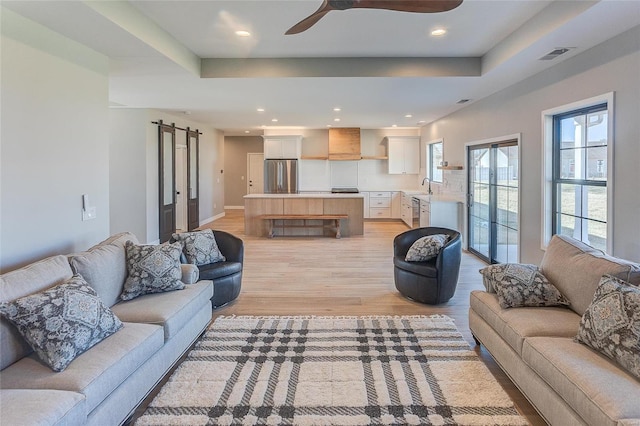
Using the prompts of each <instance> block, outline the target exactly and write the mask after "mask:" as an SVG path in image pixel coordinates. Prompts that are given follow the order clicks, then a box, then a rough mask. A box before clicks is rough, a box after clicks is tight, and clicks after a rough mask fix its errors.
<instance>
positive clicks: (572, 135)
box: [551, 102, 611, 251]
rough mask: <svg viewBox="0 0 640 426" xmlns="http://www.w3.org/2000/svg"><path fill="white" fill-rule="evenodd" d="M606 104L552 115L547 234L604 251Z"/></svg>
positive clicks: (607, 154)
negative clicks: (548, 223) (549, 226)
mask: <svg viewBox="0 0 640 426" xmlns="http://www.w3.org/2000/svg"><path fill="white" fill-rule="evenodd" d="M608 105H609V103H608V102H604V103H598V104H595V105H591V106H586V107H584V108H579V109H573V110H571V111H566V112H562V113H557V114H554V115H552V129H553V130H552V131H553V135H552V184H551V206H552V207H551V234H560V235H567V236H569V237H572V238H575V239H577V240H580V241H582V242H584V243H586V244H589V245H591V246H593V247H596V248H598V249H601V250H603V251H610V250H608V249H609V248H610V247H611V244H610V241H609V235H610V231H609V227H608V216H609V214H608V213H609V205H610V203H609V193H608V187H609V182H608V181H609V175H608V171H609V168H610V164H609V160H610V158H611V153H610V148H611V143H610V129H609V126H610V119H611V117H610V110H609V108H608Z"/></svg>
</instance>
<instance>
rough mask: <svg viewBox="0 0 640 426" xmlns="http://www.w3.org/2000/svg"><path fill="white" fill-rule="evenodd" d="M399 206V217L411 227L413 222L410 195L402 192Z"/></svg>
mask: <svg viewBox="0 0 640 426" xmlns="http://www.w3.org/2000/svg"><path fill="white" fill-rule="evenodd" d="M400 208H401V211H400V218H401V219H402V221H403V222H404V223H405V224H406V225H407V226H408V227H411V226H412V222H413V200H412V197H411V195H409V194H407V193H406V192H403V193H402V196H401V205H400Z"/></svg>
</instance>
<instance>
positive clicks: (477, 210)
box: [468, 146, 491, 262]
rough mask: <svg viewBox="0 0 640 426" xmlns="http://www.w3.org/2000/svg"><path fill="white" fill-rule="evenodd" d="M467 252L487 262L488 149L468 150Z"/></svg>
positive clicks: (488, 223)
mask: <svg viewBox="0 0 640 426" xmlns="http://www.w3.org/2000/svg"><path fill="white" fill-rule="evenodd" d="M468 164H469V196H468V199H469V201H468V216H469V251H471V252H472V253H475V254H476V255H477V256H479V257H481V258H482V259H484V260H485V261H487V262H488V261H489V256H490V252H489V246H490V241H489V225H490V223H491V217H490V214H489V213H490V210H489V189H490V188H489V171H490V167H489V166H490V165H489V148H488V147H486V146H484V147H483V146H478V147H470V148H469V162H468Z"/></svg>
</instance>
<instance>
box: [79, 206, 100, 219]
mask: <svg viewBox="0 0 640 426" xmlns="http://www.w3.org/2000/svg"><path fill="white" fill-rule="evenodd" d="M96 215H97V212H96V208H95V207H89V208H87V209H83V210H82V220H83V221H84V220H92V219H95V218H96Z"/></svg>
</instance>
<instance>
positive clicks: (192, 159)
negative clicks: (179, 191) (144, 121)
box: [187, 127, 200, 231]
mask: <svg viewBox="0 0 640 426" xmlns="http://www.w3.org/2000/svg"><path fill="white" fill-rule="evenodd" d="M198 135H199V132H198V130H190V129H189V128H188V127H187V182H188V185H187V194H188V195H187V218H188V229H189V231H192V230H194V229H196V228H197V227H198V226H200V212H199V210H200V202H199V191H200V188H199V187H198V174H199V168H198V161H199V145H200V141H199V139H198Z"/></svg>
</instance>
